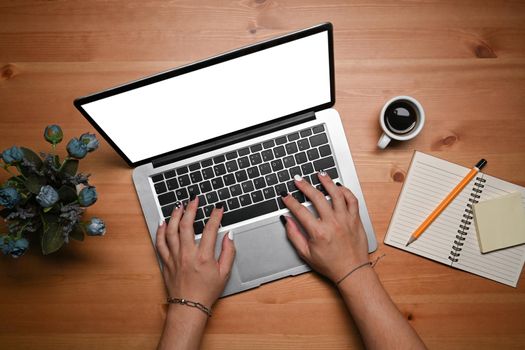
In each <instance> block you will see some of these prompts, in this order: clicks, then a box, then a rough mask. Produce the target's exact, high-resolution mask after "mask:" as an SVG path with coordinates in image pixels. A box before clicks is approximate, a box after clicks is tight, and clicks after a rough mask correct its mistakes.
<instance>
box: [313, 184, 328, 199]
mask: <svg viewBox="0 0 525 350" xmlns="http://www.w3.org/2000/svg"><path fill="white" fill-rule="evenodd" d="M315 188H317V189H318V190H319V191H321V193H322V194H324V195H325V196H328V192H327V191H326V189H325V188H324V186H323V185H321V184H319V185H317V186H315Z"/></svg>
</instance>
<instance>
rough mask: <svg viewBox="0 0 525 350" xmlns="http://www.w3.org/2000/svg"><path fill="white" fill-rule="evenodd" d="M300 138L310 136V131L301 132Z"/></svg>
mask: <svg viewBox="0 0 525 350" xmlns="http://www.w3.org/2000/svg"><path fill="white" fill-rule="evenodd" d="M300 134H301V137H307V136H310V135H312V129H306V130H301V132H300Z"/></svg>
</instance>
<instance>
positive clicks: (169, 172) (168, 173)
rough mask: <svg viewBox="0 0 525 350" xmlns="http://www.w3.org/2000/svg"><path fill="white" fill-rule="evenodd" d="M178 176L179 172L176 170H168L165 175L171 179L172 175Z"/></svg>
mask: <svg viewBox="0 0 525 350" xmlns="http://www.w3.org/2000/svg"><path fill="white" fill-rule="evenodd" d="M175 176H177V173H176V172H175V170H168V171H166V172H165V173H164V177H165V178H166V179H171V178H172V177H175Z"/></svg>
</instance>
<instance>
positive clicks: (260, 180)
mask: <svg viewBox="0 0 525 350" xmlns="http://www.w3.org/2000/svg"><path fill="white" fill-rule="evenodd" d="M253 184H254V186H255V188H256V189H258V190H259V189H261V188H263V187H266V182H265V181H264V178H263V177H258V178H256V179H255V180H253Z"/></svg>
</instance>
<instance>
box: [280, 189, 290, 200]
mask: <svg viewBox="0 0 525 350" xmlns="http://www.w3.org/2000/svg"><path fill="white" fill-rule="evenodd" d="M280 195H281V197H283V198H284V197H286V196H287V195H288V192H285V191H282V192H281V193H280Z"/></svg>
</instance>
